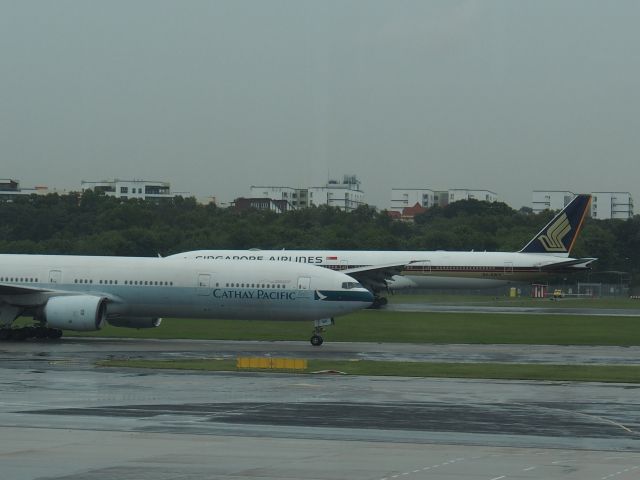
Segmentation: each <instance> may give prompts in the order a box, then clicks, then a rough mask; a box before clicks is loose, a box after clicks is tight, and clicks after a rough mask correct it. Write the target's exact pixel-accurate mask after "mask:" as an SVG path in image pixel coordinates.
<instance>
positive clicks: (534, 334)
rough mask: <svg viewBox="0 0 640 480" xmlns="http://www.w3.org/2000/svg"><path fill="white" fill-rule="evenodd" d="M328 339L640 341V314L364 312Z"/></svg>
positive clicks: (299, 328) (109, 333) (156, 332)
mask: <svg viewBox="0 0 640 480" xmlns="http://www.w3.org/2000/svg"><path fill="white" fill-rule="evenodd" d="M311 329H312V324H311V322H276V321H274V322H266V321H238V320H191V319H165V320H163V322H162V325H161V326H160V327H159V328H155V329H143V330H133V329H128V328H115V327H111V326H107V327H105V328H104V329H103V330H101V331H99V332H88V333H78V332H65V335H66V336H72V335H83V336H99V337H133V338H183V339H184V338H189V339H219V340H303V341H306V340H308V338H309V337H310V335H311ZM324 338H325V341H327V342H400V343H470V344H493V343H498V344H523V345H526V344H547V345H621V346H631V345H640V317H607V316H577V315H518V314H490V313H478V314H472V313H404V312H388V311H384V310H365V311H361V312H358V313H354V314H351V315H347V316H345V317H339V318H337V319H336V325H335V326H332V327H329V328H328V329H327V330H326V332H325V334H324Z"/></svg>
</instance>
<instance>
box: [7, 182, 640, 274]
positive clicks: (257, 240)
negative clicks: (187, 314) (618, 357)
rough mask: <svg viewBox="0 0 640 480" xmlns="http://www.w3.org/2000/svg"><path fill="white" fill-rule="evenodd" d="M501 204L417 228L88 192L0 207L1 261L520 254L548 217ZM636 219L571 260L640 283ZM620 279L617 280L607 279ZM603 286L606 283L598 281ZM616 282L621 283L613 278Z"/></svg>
mask: <svg viewBox="0 0 640 480" xmlns="http://www.w3.org/2000/svg"><path fill="white" fill-rule="evenodd" d="M552 217H553V213H552V212H549V211H546V212H542V213H539V214H534V213H532V212H531V210H530V209H527V208H522V209H520V210H514V209H512V208H511V207H509V206H508V205H506V204H504V203H500V202H496V203H488V202H481V201H476V200H467V201H459V202H455V203H452V204H450V205H448V206H446V207H433V208H430V209H428V210H427V211H426V212H424V213H422V214H420V215H418V216H416V217H415V221H414V222H404V221H399V220H394V219H392V218H390V217H389V215H387V213H386V212H384V211H382V212H380V211H377V210H376V209H375V208H373V207H369V206H362V207H360V208H358V209H357V210H355V211H352V212H343V211H341V210H338V209H336V208H332V207H327V206H320V207H312V208H307V209H303V210H294V211H289V212H286V213H282V214H277V213H275V212H271V211H265V210H245V211H237V210H234V209H232V208H218V207H216V206H215V205H201V204H198V203H197V202H196V201H195V199H194V198H182V197H176V198H173V199H165V200H163V201H161V202H159V203H154V202H149V201H144V200H121V199H118V198H115V197H107V196H105V195H99V194H96V193H94V192H92V191H90V190H89V191H85V192H84V193H82V194H80V193H71V194H68V195H58V194H50V195H31V196H25V197H18V198H16V199H15V200H13V201H12V202H0V253H32V254H34V253H40V254H74V255H123V256H157V255H162V256H165V255H170V254H172V253H178V252H182V251H187V250H197V249H248V248H261V249H283V248H284V249H335V250H347V249H352V250H475V251H484V250H487V251H517V250H520V249H521V248H522V247H523V246H524V245H525V244H526V243H527V242H528V241H529V240H530V239H531V238H532V237H533V236H534V235H535V234H536V233H537V232H538V231H539V230H540V229H541V228H542V227H543V226H544V225H545V224H546V223H547V222H548V221H549V220H550V219H551V218H552ZM639 251H640V216H637V215H636V216H635V217H633V218H631V219H629V220H624V221H623V220H593V219H591V218H588V219H587V221H586V222H585V226H584V228H583V230H582V233H581V235H580V237H579V238H578V240H577V242H576V245H575V248H574V251H573V252H572V256H574V257H597V258H598V261H597V262H596V263H594V265H593V267H594V273H593V274H600V275H607V274H608V273H607V272H625V275H626V274H628V275H630V276H631V278H632V280H633V283H640V255H638V252H639ZM609 274H610V275H614V276H615V275H622V273H609ZM604 281H606V280H604ZM615 281H618V280H617V279H615Z"/></svg>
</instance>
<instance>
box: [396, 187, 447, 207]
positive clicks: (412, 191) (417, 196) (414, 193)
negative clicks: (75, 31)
mask: <svg viewBox="0 0 640 480" xmlns="http://www.w3.org/2000/svg"><path fill="white" fill-rule="evenodd" d="M435 195H436V194H435V192H434V191H433V190H431V189H429V188H392V189H391V208H390V209H389V210H390V211H392V212H399V213H402V211H403V210H404V209H405V208H407V207H413V206H414V205H415V204H416V203H417V204H418V205H420V206H421V207H425V208H429V207H433V206H434V205H435ZM447 199H448V196H447Z"/></svg>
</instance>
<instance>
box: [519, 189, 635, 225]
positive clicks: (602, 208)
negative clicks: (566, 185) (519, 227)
mask: <svg viewBox="0 0 640 480" xmlns="http://www.w3.org/2000/svg"><path fill="white" fill-rule="evenodd" d="M573 197H575V194H574V193H573V192H569V191H556V190H534V191H533V200H532V204H531V206H532V208H533V212H534V213H540V212H542V211H544V210H562V209H563V208H564V207H565V206H566V205H567V204H568V203H569V202H570V201H571V200H572V199H573ZM591 197H592V198H591V212H590V213H591V217H592V218H597V219H599V220H606V219H609V218H618V219H622V220H626V219H628V218H631V217H633V198H632V197H631V194H630V193H629V192H591Z"/></svg>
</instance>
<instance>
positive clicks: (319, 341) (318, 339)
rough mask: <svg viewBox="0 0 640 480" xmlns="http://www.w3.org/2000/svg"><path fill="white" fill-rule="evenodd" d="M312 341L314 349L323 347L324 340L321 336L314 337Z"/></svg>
mask: <svg viewBox="0 0 640 480" xmlns="http://www.w3.org/2000/svg"><path fill="white" fill-rule="evenodd" d="M310 341H311V345H313V346H314V347H319V346H320V345H322V342H324V339H323V338H322V337H321V336H320V335H313V336H312V337H311V340H310Z"/></svg>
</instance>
